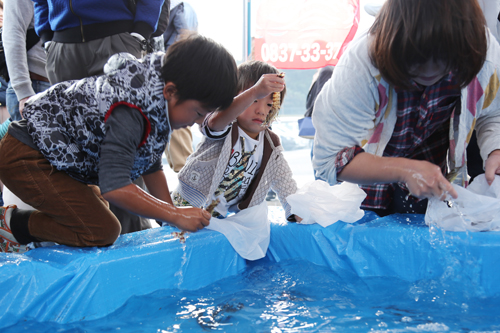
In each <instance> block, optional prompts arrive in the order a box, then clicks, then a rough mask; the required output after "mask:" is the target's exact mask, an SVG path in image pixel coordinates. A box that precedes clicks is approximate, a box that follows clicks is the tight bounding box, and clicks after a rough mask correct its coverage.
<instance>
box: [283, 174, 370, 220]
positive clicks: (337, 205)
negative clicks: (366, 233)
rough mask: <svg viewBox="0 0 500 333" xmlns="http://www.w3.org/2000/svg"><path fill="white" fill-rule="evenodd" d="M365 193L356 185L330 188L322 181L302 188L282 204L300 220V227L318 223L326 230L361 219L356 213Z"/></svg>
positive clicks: (358, 211) (345, 184) (345, 183)
mask: <svg viewBox="0 0 500 333" xmlns="http://www.w3.org/2000/svg"><path fill="white" fill-rule="evenodd" d="M365 198H366V193H365V191H363V190H362V189H360V188H359V186H358V185H356V184H352V183H348V182H343V183H341V184H338V185H333V186H330V185H329V184H328V183H327V182H325V181H322V180H315V181H314V182H311V183H308V184H306V185H304V186H303V187H302V188H301V189H299V190H298V191H297V193H295V194H292V195H289V196H288V197H287V198H286V200H287V201H288V203H289V204H290V206H291V207H292V209H291V212H292V213H293V214H296V215H297V216H300V217H301V218H302V222H301V223H302V224H313V223H318V224H320V225H321V226H323V227H327V226H329V225H331V224H333V223H335V222H337V221H343V222H348V223H353V222H356V221H358V220H359V219H361V218H362V217H363V216H364V211H363V210H362V209H360V206H361V203H362V202H363V200H365Z"/></svg>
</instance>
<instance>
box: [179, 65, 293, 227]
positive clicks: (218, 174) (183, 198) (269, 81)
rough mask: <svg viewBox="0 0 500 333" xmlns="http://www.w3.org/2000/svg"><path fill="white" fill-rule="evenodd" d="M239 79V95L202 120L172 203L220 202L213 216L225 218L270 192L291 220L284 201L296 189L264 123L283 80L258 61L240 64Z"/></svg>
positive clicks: (275, 139) (274, 137)
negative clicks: (230, 102)
mask: <svg viewBox="0 0 500 333" xmlns="http://www.w3.org/2000/svg"><path fill="white" fill-rule="evenodd" d="M238 75H239V79H238V91H239V95H238V96H237V97H236V98H235V99H234V102H233V103H232V104H231V106H230V107H229V108H228V109H226V110H224V111H223V112H221V111H216V112H214V113H211V114H209V115H208V116H207V117H206V118H205V121H204V122H203V125H202V132H203V134H204V137H203V139H202V141H201V143H200V144H199V145H198V147H197V149H196V151H195V152H194V153H193V154H192V155H191V156H190V157H189V158H188V160H187V162H186V165H185V166H184V167H183V168H182V169H181V171H180V172H179V186H178V188H177V190H176V191H175V192H174V194H173V197H174V204H175V205H179V206H184V205H191V206H194V207H202V206H203V207H206V206H208V205H210V204H211V203H212V202H214V201H215V202H216V200H219V201H220V202H219V204H218V205H217V206H216V208H215V209H214V211H213V214H212V215H213V216H215V217H221V218H224V217H226V216H227V214H228V212H237V211H239V210H241V209H245V208H249V207H252V206H255V205H258V204H260V203H262V202H263V201H264V200H265V197H266V194H267V193H268V191H269V189H270V188H272V189H273V190H275V191H276V192H277V193H278V197H279V199H280V201H281V204H282V205H283V207H284V209H285V211H286V216H287V218H288V219H289V220H290V221H295V217H294V216H292V214H291V213H290V206H289V205H288V203H287V201H286V197H287V196H288V195H290V194H293V193H295V192H296V190H297V185H296V183H295V180H293V178H292V172H291V170H290V167H289V166H288V164H287V162H286V161H285V159H284V157H283V154H282V152H283V148H282V147H281V144H280V140H279V137H278V136H277V135H276V134H275V133H273V132H272V131H270V130H269V128H268V127H269V126H270V123H266V118H267V117H268V115H269V113H270V112H271V109H272V106H273V92H280V91H281V96H280V101H279V102H280V105H281V103H282V102H283V98H284V95H285V86H284V79H283V78H281V77H279V76H278V70H277V69H276V68H274V67H273V66H271V65H268V64H266V63H264V62H261V61H250V62H246V63H243V64H241V65H240V66H239V67H238ZM271 118H272V115H271ZM235 119H236V121H235V122H234V123H233V121H234V120H235Z"/></svg>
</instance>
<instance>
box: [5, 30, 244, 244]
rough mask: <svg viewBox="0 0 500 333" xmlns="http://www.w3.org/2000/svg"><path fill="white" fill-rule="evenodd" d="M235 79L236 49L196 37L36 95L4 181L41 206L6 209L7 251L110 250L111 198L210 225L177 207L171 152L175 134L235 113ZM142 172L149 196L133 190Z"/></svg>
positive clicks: (14, 137) (200, 214)
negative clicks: (44, 247)
mask: <svg viewBox="0 0 500 333" xmlns="http://www.w3.org/2000/svg"><path fill="white" fill-rule="evenodd" d="M236 82H237V68H236V64H235V61H234V59H233V57H232V56H231V55H230V54H229V53H228V52H227V50H226V49H224V48H223V47H222V46H221V45H219V44H217V43H215V42H214V41H212V40H210V39H207V38H204V37H202V36H196V35H195V36H191V37H189V38H187V39H185V40H182V41H179V42H178V43H176V44H175V45H172V47H171V48H170V49H169V51H168V53H167V54H166V55H164V54H163V53H155V54H152V55H148V56H146V57H145V59H144V60H143V61H138V60H137V59H135V58H134V57H132V56H131V55H129V54H126V53H120V54H117V55H114V56H113V57H111V58H110V59H109V61H108V63H107V64H106V66H105V74H104V75H103V76H95V77H89V78H86V79H82V80H79V81H67V82H62V83H60V84H58V85H55V86H53V87H51V88H50V89H49V90H48V91H46V92H44V93H41V94H38V95H36V96H35V97H33V98H31V99H30V101H29V103H28V104H27V106H26V108H25V111H24V115H25V117H26V119H25V120H22V121H20V122H14V123H13V124H12V125H11V126H10V128H9V132H8V134H7V135H6V137H4V139H3V140H2V141H1V143H0V179H1V181H2V182H3V183H4V184H5V185H6V186H7V187H8V188H9V189H10V190H11V191H12V192H13V193H14V194H15V195H16V196H17V197H19V198H20V199H21V200H23V201H24V202H25V203H27V204H28V205H30V206H32V207H35V208H36V210H35V211H25V210H20V209H16V208H14V207H3V208H2V209H1V211H0V216H1V219H0V223H1V225H0V236H1V238H0V241H3V242H2V243H0V247H1V248H2V250H3V251H9V252H22V251H24V250H26V246H24V245H25V244H28V243H30V242H33V241H52V242H56V243H59V244H65V245H71V246H106V245H110V244H112V243H113V242H114V241H115V240H116V238H117V237H118V235H119V234H120V224H119V222H118V220H117V218H116V217H115V216H114V215H113V214H112V213H111V211H110V210H109V209H108V207H107V206H106V201H109V202H111V203H114V204H115V205H117V206H119V207H122V208H125V209H127V210H129V211H130V212H132V213H134V214H137V215H141V216H145V217H148V218H152V219H156V220H160V221H168V222H169V223H172V224H173V225H175V226H177V227H179V228H180V229H183V230H188V231H196V230H198V229H202V228H204V227H205V226H206V225H208V223H209V219H210V214H209V213H208V212H206V211H203V210H201V209H200V208H189V209H179V208H176V207H175V206H173V205H172V201H171V198H170V193H169V189H168V186H167V182H166V178H165V175H164V173H163V170H162V165H161V160H162V154H163V152H164V150H165V145H166V144H167V141H168V137H169V135H170V132H171V130H172V129H176V128H181V127H185V126H189V125H192V124H193V123H194V122H195V121H197V120H199V119H202V118H204V117H205V116H206V114H208V113H209V112H211V111H213V110H215V109H216V108H226V107H228V106H229V105H230V104H231V102H232V101H233V98H234V96H235V89H234V88H233V87H234V86H235V84H236ZM140 175H142V176H143V178H144V181H145V183H146V186H147V188H148V190H149V194H148V193H146V192H145V191H143V190H141V189H139V188H138V187H137V186H135V185H134V184H132V181H133V180H134V179H136V178H137V177H139V176H140ZM88 185H99V187H100V191H101V193H102V196H101V195H100V193H99V188H97V186H88ZM103 199H105V200H106V201H105V200H103Z"/></svg>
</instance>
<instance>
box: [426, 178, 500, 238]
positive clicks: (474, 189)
mask: <svg viewBox="0 0 500 333" xmlns="http://www.w3.org/2000/svg"><path fill="white" fill-rule="evenodd" d="M453 187H454V188H455V190H456V191H457V194H458V198H457V199H449V200H445V201H442V200H439V198H431V199H429V204H428V206H427V212H426V214H425V223H426V224H427V225H431V224H435V225H437V226H438V227H440V228H442V229H444V230H447V231H490V230H500V214H499V213H500V176H495V180H494V181H493V183H492V184H491V186H490V185H488V183H487V182H486V178H485V176H484V174H481V175H479V176H477V177H476V178H474V181H473V182H472V183H471V184H470V185H469V187H467V188H466V189H465V188H463V187H461V186H458V185H455V184H453Z"/></svg>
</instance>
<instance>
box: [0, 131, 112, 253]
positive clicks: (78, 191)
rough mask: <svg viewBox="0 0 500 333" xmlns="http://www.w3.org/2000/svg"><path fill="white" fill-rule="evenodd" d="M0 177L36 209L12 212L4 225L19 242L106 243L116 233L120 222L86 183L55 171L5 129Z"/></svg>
mask: <svg viewBox="0 0 500 333" xmlns="http://www.w3.org/2000/svg"><path fill="white" fill-rule="evenodd" d="M0 179H1V180H2V182H3V183H4V184H5V186H7V187H8V188H9V190H11V191H12V193H14V194H15V195H16V196H17V197H19V199H21V200H22V201H23V202H25V203H26V204H28V205H30V206H32V207H34V208H35V209H37V210H35V211H32V210H30V211H28V210H20V209H15V210H13V211H12V216H11V218H10V228H11V229H12V234H13V235H14V237H15V238H16V239H17V241H18V242H19V243H20V244H27V243H30V242H33V241H51V242H56V243H59V244H65V245H70V246H106V245H111V244H113V242H114V241H115V240H116V238H117V237H118V235H119V234H120V231H121V227H120V223H119V222H118V220H117V218H116V217H115V216H114V215H113V213H111V211H110V210H109V209H108V208H107V206H106V204H105V203H104V202H103V200H102V199H101V198H100V196H99V195H98V194H96V192H95V191H94V189H93V188H92V187H89V186H87V185H86V184H84V183H81V182H79V181H76V180H74V179H73V178H71V177H69V176H68V175H67V174H66V173H65V172H62V171H57V170H56V169H55V168H54V167H52V165H50V163H49V162H48V161H47V160H46V159H45V158H44V157H43V155H42V154H41V153H40V152H39V151H37V150H34V149H32V148H30V147H28V146H26V145H25V144H23V143H21V142H20V141H19V140H17V139H15V138H14V137H12V136H10V135H9V134H7V135H6V136H5V137H4V138H3V140H2V141H1V142H0Z"/></svg>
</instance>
